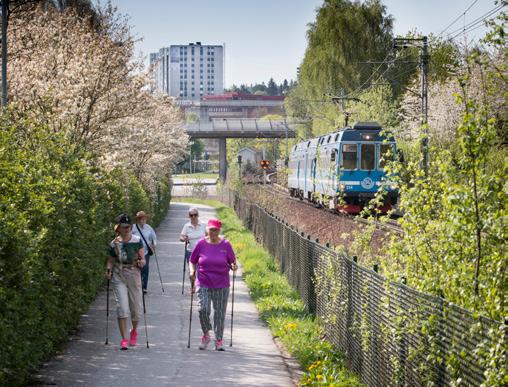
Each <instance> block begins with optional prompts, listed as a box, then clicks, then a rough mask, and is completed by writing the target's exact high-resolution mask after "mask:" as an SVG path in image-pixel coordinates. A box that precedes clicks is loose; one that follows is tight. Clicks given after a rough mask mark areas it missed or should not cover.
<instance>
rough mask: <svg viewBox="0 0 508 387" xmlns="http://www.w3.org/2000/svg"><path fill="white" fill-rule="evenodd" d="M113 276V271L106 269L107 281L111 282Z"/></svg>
mask: <svg viewBox="0 0 508 387" xmlns="http://www.w3.org/2000/svg"><path fill="white" fill-rule="evenodd" d="M112 276H113V273H112V272H111V269H110V268H109V267H108V268H107V269H106V279H107V280H108V281H109V280H110V279H111V277H112Z"/></svg>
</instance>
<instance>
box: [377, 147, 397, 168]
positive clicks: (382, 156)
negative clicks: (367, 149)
mask: <svg viewBox="0 0 508 387" xmlns="http://www.w3.org/2000/svg"><path fill="white" fill-rule="evenodd" d="M393 156H394V154H393V146H392V145H391V144H380V145H379V164H378V168H379V169H383V168H384V167H385V165H386V161H387V160H389V159H393Z"/></svg>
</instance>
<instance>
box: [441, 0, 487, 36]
mask: <svg viewBox="0 0 508 387" xmlns="http://www.w3.org/2000/svg"><path fill="white" fill-rule="evenodd" d="M477 2H478V0H474V1H473V3H472V4H471V5H470V6H469V7H467V8H466V10H465V11H464V12H462V13H461V14H460V15H459V16H457V18H456V19H455V20H453V21H452V22H451V23H450V24H448V25H447V26H446V27H445V28H444V29H443V30H442V31H441V32H440V33H439V34H438V36H442V35H443V33H444V32H445V31H446V30H447V29H448V28H450V27H451V26H453V25H454V24H455V23H456V22H457V21H459V20H460V18H461V17H463V16H465V15H466V13H467V11H469V10H470V9H471V8H472V7H473V5H475V4H476V3H477Z"/></svg>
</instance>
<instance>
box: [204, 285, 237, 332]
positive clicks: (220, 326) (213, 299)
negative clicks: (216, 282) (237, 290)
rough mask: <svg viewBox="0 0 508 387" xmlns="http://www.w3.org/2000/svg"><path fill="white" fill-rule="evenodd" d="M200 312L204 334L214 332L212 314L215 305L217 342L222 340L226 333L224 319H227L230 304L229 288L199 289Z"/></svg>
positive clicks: (214, 315)
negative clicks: (211, 320)
mask: <svg viewBox="0 0 508 387" xmlns="http://www.w3.org/2000/svg"><path fill="white" fill-rule="evenodd" d="M197 293H198V311H199V322H200V323H201V329H202V330H203V333H205V334H206V333H207V332H208V331H210V330H212V324H211V323H210V313H211V311H212V308H211V306H212V305H211V304H212V303H213V310H214V312H213V331H214V333H215V338H216V339H217V340H222V334H223V333H224V319H225V317H226V307H227V304H228V296H229V288H219V289H212V288H201V287H200V288H199V289H198V292H197Z"/></svg>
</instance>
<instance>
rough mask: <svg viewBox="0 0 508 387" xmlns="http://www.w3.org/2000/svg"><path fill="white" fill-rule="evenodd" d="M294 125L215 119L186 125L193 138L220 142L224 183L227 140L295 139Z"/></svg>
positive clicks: (260, 120)
mask: <svg viewBox="0 0 508 387" xmlns="http://www.w3.org/2000/svg"><path fill="white" fill-rule="evenodd" d="M232 102H235V101H232ZM294 125H295V123H291V122H288V121H286V120H264V119H255V118H215V119H212V120H211V121H208V122H196V123H189V124H186V126H185V130H186V132H187V134H188V135H189V136H190V137H191V138H215V139H218V140H219V176H220V179H221V180H222V181H224V180H226V175H227V161H226V139H227V138H286V139H288V138H294V137H295V131H294V129H293V128H294Z"/></svg>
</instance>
